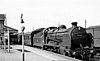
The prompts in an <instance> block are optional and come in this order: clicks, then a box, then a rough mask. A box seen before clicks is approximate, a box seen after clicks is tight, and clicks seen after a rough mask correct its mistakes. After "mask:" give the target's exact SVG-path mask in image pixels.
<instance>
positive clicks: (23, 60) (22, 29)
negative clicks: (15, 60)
mask: <svg viewBox="0 0 100 61" xmlns="http://www.w3.org/2000/svg"><path fill="white" fill-rule="evenodd" d="M20 23H21V24H24V21H23V14H21V22H20ZM24 30H25V27H24V26H22V27H21V31H22V61H25V59H24Z"/></svg>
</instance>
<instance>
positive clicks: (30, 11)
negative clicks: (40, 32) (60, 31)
mask: <svg viewBox="0 0 100 61" xmlns="http://www.w3.org/2000/svg"><path fill="white" fill-rule="evenodd" d="M21 13H23V20H24V22H25V23H24V24H21V23H20V21H21ZM0 14H6V20H7V26H10V27H12V28H15V29H18V30H19V32H20V31H21V27H22V26H25V32H30V31H32V30H33V29H37V28H41V27H44V28H46V27H50V26H58V25H59V24H60V25H61V24H64V25H66V27H67V28H69V27H71V22H78V26H82V27H85V19H86V21H87V27H89V26H95V25H100V22H99V20H100V0H0Z"/></svg>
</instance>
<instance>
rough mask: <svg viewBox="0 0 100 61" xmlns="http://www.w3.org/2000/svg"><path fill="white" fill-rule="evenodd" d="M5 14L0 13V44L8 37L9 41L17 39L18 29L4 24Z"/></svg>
mask: <svg viewBox="0 0 100 61" xmlns="http://www.w3.org/2000/svg"><path fill="white" fill-rule="evenodd" d="M5 19H6V15H5V14H0V44H2V43H3V42H4V41H5V40H7V39H8V35H9V39H10V41H17V39H18V38H17V33H18V30H17V29H14V28H12V27H9V26H6V25H4V24H5Z"/></svg>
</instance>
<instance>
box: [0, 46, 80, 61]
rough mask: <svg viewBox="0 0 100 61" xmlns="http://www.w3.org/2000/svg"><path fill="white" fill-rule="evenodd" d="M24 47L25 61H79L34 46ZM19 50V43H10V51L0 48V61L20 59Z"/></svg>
mask: <svg viewBox="0 0 100 61" xmlns="http://www.w3.org/2000/svg"><path fill="white" fill-rule="evenodd" d="M24 48H25V50H24V51H25V59H24V60H25V61H81V60H78V59H74V58H70V57H67V56H66V57H65V56H63V55H60V54H56V53H53V52H48V51H45V50H41V49H37V48H34V47H29V46H24ZM21 50H22V46H21V45H11V49H10V52H8V49H2V48H0V61H22V52H21Z"/></svg>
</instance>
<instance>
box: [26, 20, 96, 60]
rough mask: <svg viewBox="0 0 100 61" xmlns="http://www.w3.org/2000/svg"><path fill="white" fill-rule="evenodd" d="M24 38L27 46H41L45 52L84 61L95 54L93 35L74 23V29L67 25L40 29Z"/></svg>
mask: <svg viewBox="0 0 100 61" xmlns="http://www.w3.org/2000/svg"><path fill="white" fill-rule="evenodd" d="M24 36H25V44H26V45H31V46H39V47H42V49H44V50H49V51H52V52H56V53H59V54H62V55H66V56H70V57H74V58H78V59H82V60H84V61H88V60H89V58H90V57H93V55H94V54H95V50H94V49H93V44H94V43H93V39H92V34H91V33H87V32H86V30H85V29H84V28H83V27H81V26H77V22H73V23H72V27H71V28H68V29H67V28H66V26H65V25H60V26H59V27H48V28H40V29H36V30H34V31H32V32H31V33H29V34H25V35H24Z"/></svg>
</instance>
